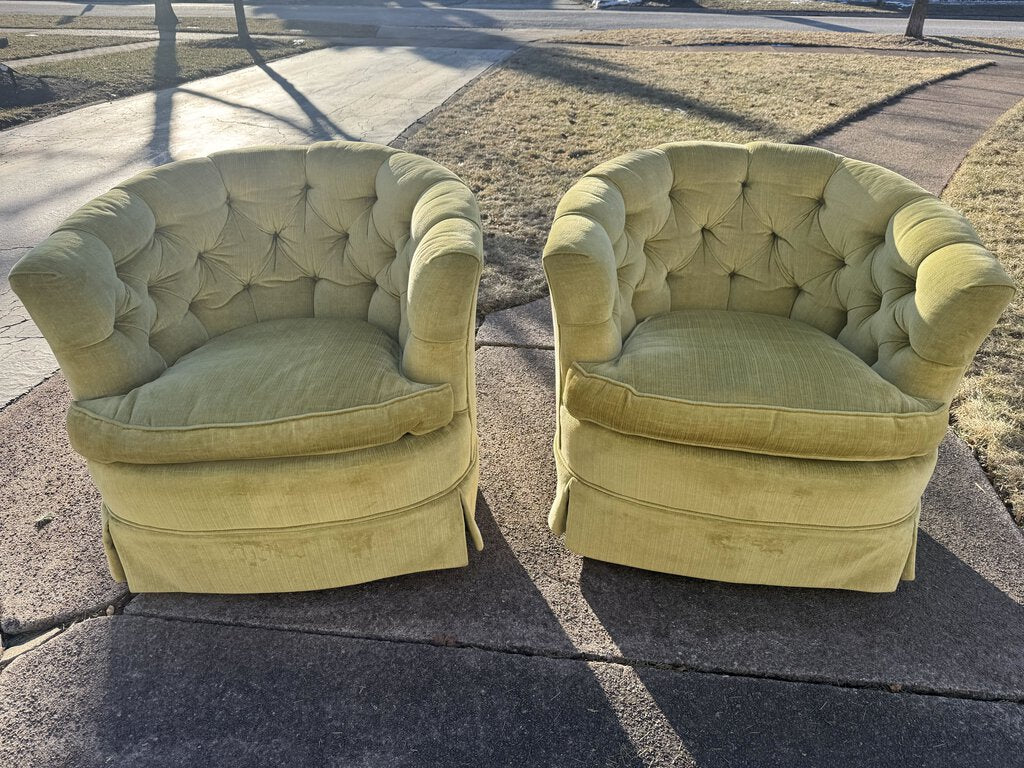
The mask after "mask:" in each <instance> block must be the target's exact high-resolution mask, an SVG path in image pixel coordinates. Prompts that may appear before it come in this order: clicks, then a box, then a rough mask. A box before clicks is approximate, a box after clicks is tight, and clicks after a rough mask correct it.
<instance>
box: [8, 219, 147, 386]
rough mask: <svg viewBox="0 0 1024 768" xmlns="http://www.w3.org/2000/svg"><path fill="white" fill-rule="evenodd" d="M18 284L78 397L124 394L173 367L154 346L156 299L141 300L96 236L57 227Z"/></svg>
mask: <svg viewBox="0 0 1024 768" xmlns="http://www.w3.org/2000/svg"><path fill="white" fill-rule="evenodd" d="M10 282H11V287H12V288H13V289H14V292H15V293H16V294H17V296H18V298H19V299H21V301H22V303H23V304H24V305H25V308H26V309H27V310H28V313H29V315H31V317H32V320H33V321H34V322H35V324H36V325H37V326H39V330H40V331H42V333H43V336H44V337H45V338H46V340H47V342H48V343H49V345H50V348H51V349H52V350H53V354H54V356H55V357H56V358H57V362H58V363H59V364H60V367H61V370H62V371H63V372H64V375H65V376H66V377H67V380H68V384H69V386H70V387H71V392H72V394H73V395H74V397H75V399H78V400H87V399H91V398H95V397H105V396H108V395H117V394H123V393H125V392H128V391H129V390H131V389H132V388H134V387H137V386H139V385H141V384H144V383H146V382H147V381H152V380H153V379H155V378H156V377H157V376H159V375H160V373H161V372H163V370H164V369H165V368H166V364H165V363H164V360H163V358H162V357H160V355H159V354H158V353H157V352H156V351H155V350H154V349H153V348H152V347H151V346H150V345H149V329H150V328H151V327H152V324H153V317H152V314H153V312H154V310H153V307H152V303H151V302H145V301H137V300H135V298H133V294H132V291H131V290H130V289H129V287H128V286H127V285H126V284H125V283H124V282H122V280H121V278H120V277H118V274H117V272H116V270H115V268H114V257H113V255H112V254H111V251H110V249H109V248H108V247H107V245H106V243H104V242H103V241H102V240H100V239H99V238H97V237H95V236H94V235H91V234H89V233H86V232H83V231H79V230H73V229H69V230H59V231H57V232H55V233H54V234H52V235H51V236H50V237H49V238H47V239H46V240H45V241H44V242H43V243H41V244H40V245H38V246H36V247H35V248H33V249H32V250H31V251H29V252H28V253H27V254H26V255H25V256H24V258H22V259H21V261H19V262H18V263H17V264H15V266H14V269H13V270H11V274H10Z"/></svg>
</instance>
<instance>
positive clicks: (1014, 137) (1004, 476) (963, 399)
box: [943, 101, 1024, 524]
mask: <svg viewBox="0 0 1024 768" xmlns="http://www.w3.org/2000/svg"><path fill="white" fill-rule="evenodd" d="M1022 171H1024V101H1022V102H1021V103H1020V104H1018V105H1017V106H1016V107H1015V108H1014V109H1012V110H1010V111H1009V112H1008V113H1006V114H1005V115H1004V116H1003V117H1002V118H1001V119H1000V120H999V122H998V123H996V124H995V125H994V126H993V127H992V128H991V129H990V130H989V131H988V132H987V133H986V134H985V136H984V137H982V139H981V141H980V142H978V144H977V145H975V147H974V148H973V149H972V150H971V151H970V153H969V154H968V155H967V158H966V159H965V160H964V162H963V164H962V165H961V166H960V169H959V170H958V171H957V173H956V175H955V176H954V177H953V179H952V181H950V183H949V186H947V187H946V190H945V192H943V197H944V198H945V199H946V201H947V202H949V203H950V205H952V206H954V207H955V208H957V209H958V210H960V211H962V212H963V213H964V214H965V215H966V216H967V218H969V219H970V220H971V222H972V223H973V224H974V226H975V228H976V229H977V230H978V234H980V235H981V239H982V240H983V241H984V242H985V243H986V244H987V245H988V247H989V248H991V249H992V250H993V251H994V252H995V253H996V255H997V256H998V257H999V260H1000V261H1001V262H1002V264H1003V267H1004V268H1005V269H1006V271H1007V272H1008V273H1009V274H1010V275H1011V276H1012V277H1013V279H1014V280H1015V281H1016V282H1017V285H1018V286H1024V214H1022V212H1024V173H1022ZM1022 339H1024V295H1022V294H1021V293H1018V294H1017V297H1016V299H1015V300H1014V301H1013V303H1012V304H1010V307H1009V308H1008V309H1007V310H1006V312H1004V313H1003V317H1002V319H1001V320H1000V322H999V324H998V325H997V326H996V329H995V330H994V331H993V332H992V335H991V336H989V338H988V340H987V341H986V342H985V343H984V344H983V345H982V347H981V351H980V352H979V353H978V356H977V357H976V358H975V360H974V364H973V365H972V366H971V369H970V370H969V371H968V372H967V376H966V378H965V379H964V384H963V387H962V388H961V390H960V394H959V397H958V398H957V400H956V402H955V403H954V405H953V418H954V420H955V426H956V430H957V431H958V432H959V433H960V434H961V435H962V436H963V437H964V438H965V439H966V440H967V441H968V442H969V443H970V444H971V445H972V446H973V447H974V448H975V450H976V451H977V452H978V455H979V457H980V458H981V461H982V463H983V464H984V465H985V467H986V469H987V470H988V473H989V476H990V477H992V479H993V481H994V482H995V484H996V487H997V488H998V489H999V490H1000V492H1001V493H1002V495H1003V497H1004V499H1005V500H1006V501H1007V503H1008V504H1009V505H1010V508H1011V511H1012V512H1013V513H1014V518H1015V519H1016V520H1017V522H1018V523H1020V524H1024V354H1022Z"/></svg>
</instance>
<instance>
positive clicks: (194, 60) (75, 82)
mask: <svg viewBox="0 0 1024 768" xmlns="http://www.w3.org/2000/svg"><path fill="white" fill-rule="evenodd" d="M254 45H255V46H256V51H257V52H258V55H259V57H261V58H262V59H263V60H265V61H271V60H273V59H279V58H282V57H284V56H292V55H294V54H297V53H304V52H306V51H310V50H314V49H316V48H321V47H323V44H322V43H319V42H317V41H315V40H303V41H302V42H301V43H299V44H297V45H296V44H293V43H292V42H290V41H285V40H274V39H266V38H262V39H256V40H254ZM172 50H173V53H172ZM254 63H256V61H255V59H254V58H253V54H252V51H250V50H249V49H247V48H245V47H243V46H242V45H241V44H239V42H238V39H237V38H234V37H230V38H220V39H216V40H201V41H195V40H186V41H182V42H178V43H177V44H175V45H174V46H173V49H169V48H168V47H165V46H164V45H161V46H157V47H154V48H144V49H141V50H134V51H117V52H112V53H105V54H101V55H98V56H92V57H90V58H88V59H79V60H75V59H70V60H67V61H53V62H45V63H40V64H34V65H32V66H27V67H21V68H19V69H18V73H19V82H21V83H23V87H22V89H20V92H19V91H12V90H10V89H5V90H4V91H2V92H0V128H9V127H10V126H12V125H16V124H18V123H22V122H25V121H26V120H32V119H36V118H41V117H50V116H52V115H55V114H59V113H61V112H67V111H68V110H71V109H74V108H76V107H80V106H82V105H84V104H91V103H93V102H97V101H107V100H109V99H116V98H120V97H122V96H130V95H133V94H136V93H142V92H143V91H152V90H157V89H160V88H168V87H171V86H175V85H181V84H182V83H187V82H189V81H191V80H197V79H199V78H201V77H209V76H210V75H218V74H221V73H223V72H228V71H230V70H232V69H238V68H240V67H248V66H251V65H253V64H254ZM28 91H31V93H28V94H27V92H28ZM26 94H27V95H28V98H26Z"/></svg>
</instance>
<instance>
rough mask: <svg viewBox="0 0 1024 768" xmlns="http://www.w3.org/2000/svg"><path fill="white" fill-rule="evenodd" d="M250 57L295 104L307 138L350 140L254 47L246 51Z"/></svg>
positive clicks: (349, 136)
mask: <svg viewBox="0 0 1024 768" xmlns="http://www.w3.org/2000/svg"><path fill="white" fill-rule="evenodd" d="M247 50H248V51H249V53H250V55H251V56H252V60H253V63H254V64H255V65H256V66H257V67H259V68H260V70H261V71H262V72H263V74H265V75H266V76H267V77H269V78H270V79H271V80H273V81H274V83H276V84H277V85H278V87H280V88H281V90H282V91H284V92H285V93H287V94H288V96H289V97H290V98H291V99H292V101H294V102H295V105H296V106H297V107H298V108H299V109H301V110H302V113H303V114H304V115H305V116H306V118H307V119H308V120H309V125H310V127H309V128H308V129H306V133H307V134H308V136H309V138H310V139H312V140H314V141H322V140H325V139H337V138H342V139H352V138H354V137H353V136H352V135H350V134H348V133H346V132H345V131H344V130H343V129H342V128H341V126H339V125H338V124H337V123H335V122H334V121H333V120H331V118H330V117H328V116H327V115H325V114H324V113H323V112H322V111H321V110H320V109H319V108H317V106H316V105H315V104H313V103H312V102H311V101H310V100H309V99H308V98H307V97H306V95H305V94H304V93H303V92H302V91H301V90H300V89H298V88H296V87H295V86H294V85H293V84H292V83H291V81H289V80H288V78H286V77H285V76H284V75H282V74H280V73H279V72H276V71H275V70H274V68H273V67H271V66H270V65H269V64H268V63H267V61H266V59H264V58H263V55H262V54H261V53H260V52H259V48H258V47H257V46H255V45H253V46H250V47H249V48H248V49H247Z"/></svg>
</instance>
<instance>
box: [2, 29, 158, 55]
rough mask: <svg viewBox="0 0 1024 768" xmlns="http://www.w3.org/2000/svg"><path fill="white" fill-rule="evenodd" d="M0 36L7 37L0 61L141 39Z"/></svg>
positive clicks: (18, 33) (15, 34)
mask: <svg viewBox="0 0 1024 768" xmlns="http://www.w3.org/2000/svg"><path fill="white" fill-rule="evenodd" d="M0 37H6V38H7V47H5V48H0V61H13V60H15V59H27V58H30V57H32V56H46V55H48V54H51V53H69V52H70V51H81V50H85V49H86V48H100V47H102V46H104V45H124V44H126V43H134V42H137V41H138V40H139V39H141V38H133V37H124V36H121V35H116V36H115V35H96V36H93V35H89V36H84V35H34V34H31V33H24V32H2V33H0Z"/></svg>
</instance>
